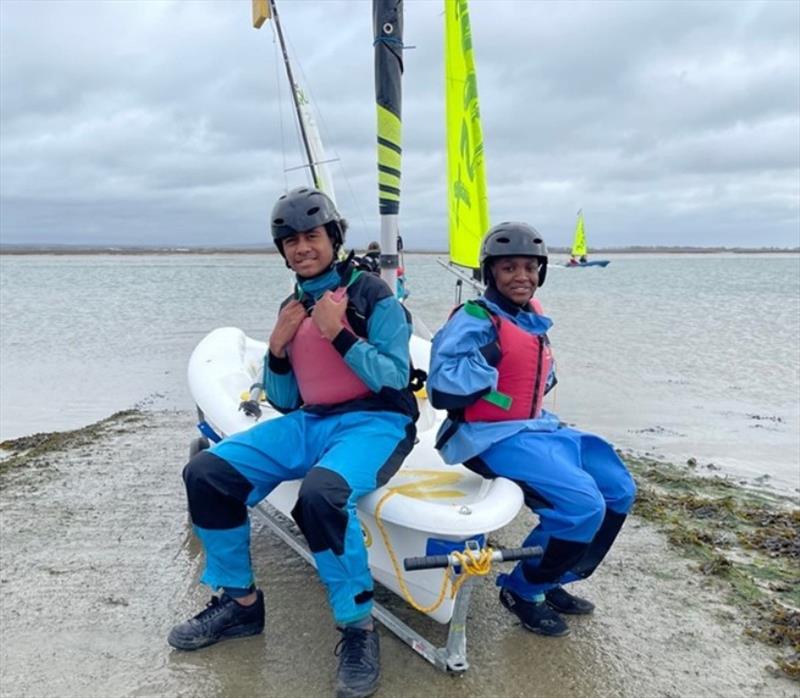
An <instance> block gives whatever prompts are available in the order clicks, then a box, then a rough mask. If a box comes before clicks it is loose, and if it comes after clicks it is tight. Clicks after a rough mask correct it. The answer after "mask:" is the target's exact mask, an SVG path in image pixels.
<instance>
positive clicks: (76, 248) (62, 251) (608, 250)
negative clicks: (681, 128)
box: [0, 244, 800, 259]
mask: <svg viewBox="0 0 800 698" xmlns="http://www.w3.org/2000/svg"><path fill="white" fill-rule="evenodd" d="M356 251H359V250H356ZM404 251H405V252H407V253H409V254H428V255H446V254H447V250H415V249H412V248H406V249H405V250H404ZM550 252H551V253H554V254H563V255H568V254H569V253H570V249H569V248H567V247H551V248H550ZM646 253H650V254H720V253H727V254H800V247H794V248H778V247H678V246H664V247H659V246H654V247H644V246H635V247H604V248H597V249H595V250H593V251H592V255H591V258H592V259H597V258H598V256H602V255H604V254H646ZM208 254H277V250H275V248H274V247H267V246H260V245H253V246H250V247H248V246H241V247H177V246H176V247H163V246H162V247H156V246H152V247H150V246H112V245H108V246H103V245H96V246H90V245H14V244H11V245H0V255H208Z"/></svg>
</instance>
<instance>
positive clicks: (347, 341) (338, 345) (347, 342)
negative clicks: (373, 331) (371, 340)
mask: <svg viewBox="0 0 800 698" xmlns="http://www.w3.org/2000/svg"><path fill="white" fill-rule="evenodd" d="M357 341H358V337H356V336H355V335H354V334H353V333H352V332H351V331H350V330H348V329H347V328H346V327H342V329H341V330H339V334H337V335H336V336H335V337H334V338H333V341H332V342H331V343H332V344H333V348H334V349H336V351H338V352H339V354H341V355H342V356H344V355H345V354H346V353H347V352H348V351H350V347H352V346H353V345H354V344H355V343H356V342H357Z"/></svg>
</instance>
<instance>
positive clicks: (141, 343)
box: [0, 254, 800, 490]
mask: <svg viewBox="0 0 800 698" xmlns="http://www.w3.org/2000/svg"><path fill="white" fill-rule="evenodd" d="M609 257H610V258H611V259H612V263H611V265H610V266H609V267H607V268H606V269H580V270H578V269H563V268H556V267H554V268H552V269H551V271H550V273H549V276H548V279H547V283H546V285H545V286H544V288H543V289H542V290H541V292H540V294H539V297H540V299H541V300H542V302H543V304H544V306H545V309H546V311H547V312H548V313H549V314H550V315H551V316H552V317H553V319H554V320H555V327H554V329H553V331H552V333H551V338H552V341H553V345H554V350H555V352H556V358H557V361H558V371H559V380H560V382H559V385H558V387H557V389H556V391H555V395H554V396H552V397H551V398H549V400H548V401H549V407H550V408H551V409H554V410H555V411H556V412H558V413H559V414H560V415H561V417H562V419H564V420H565V421H568V422H570V423H574V424H576V425H577V426H579V427H581V428H584V429H587V430H592V431H596V432H597V433H600V434H603V435H605V436H607V437H608V438H609V439H611V440H612V441H614V442H615V443H616V445H617V446H619V447H623V448H633V449H636V450H638V451H644V452H650V453H653V454H656V455H659V456H663V457H666V458H671V459H675V460H684V459H686V458H688V457H690V456H693V457H695V458H697V459H698V461H699V462H700V464H701V467H702V466H703V465H706V464H708V463H710V462H713V463H714V464H715V465H717V466H719V467H722V468H724V469H726V470H727V471H729V472H733V473H735V474H737V475H738V476H741V477H743V478H747V479H751V480H752V479H756V478H758V477H761V476H765V475H766V476H768V479H767V482H769V483H772V484H773V485H775V486H776V487H779V488H781V489H792V490H796V489H797V488H798V487H800V257H798V256H796V255H618V256H614V255H610V256H609ZM406 270H407V274H408V277H409V282H410V288H411V292H412V295H411V298H410V300H409V307H410V309H411V310H412V312H413V313H415V315H417V316H418V317H419V318H421V319H422V320H423V321H424V322H425V323H426V324H427V325H428V326H429V327H430V328H431V329H436V328H437V327H438V326H440V325H441V323H442V322H443V321H444V319H445V318H446V317H447V314H448V313H449V310H450V308H451V307H452V304H453V300H454V283H453V277H451V276H450V275H449V274H448V273H447V272H446V271H444V270H442V269H441V267H439V266H438V264H437V263H436V257H434V256H431V255H407V258H406ZM289 289H290V273H289V272H288V270H287V269H286V268H285V267H284V265H283V263H282V261H281V260H280V259H279V258H278V257H277V256H274V255H261V254H251V255H166V256H158V255H142V256H112V255H109V256H105V255H97V256H78V255H76V256H8V255H7V256H2V257H0V385H1V386H2V389H1V390H0V439H6V438H11V437H16V436H21V435H25V434H29V433H33V432H36V431H53V430H60V429H69V428H76V427H80V426H83V425H85V424H88V423H90V422H93V421H95V420H97V419H100V418H102V417H105V416H107V415H108V414H110V413H111V412H113V411H116V410H118V409H124V408H127V407H131V406H134V405H138V406H144V407H147V406H148V405H155V406H158V407H165V406H166V407H179V408H187V409H191V408H192V400H191V396H190V395H189V392H188V389H187V387H186V375H185V374H186V363H187V360H188V358H189V355H190V353H191V351H192V349H193V348H194V346H195V345H196V344H197V342H198V341H199V340H200V339H201V338H202V337H203V336H204V335H205V334H206V333H207V332H208V331H210V330H211V329H213V328H215V327H220V326H225V325H230V326H236V327H241V328H242V329H244V330H245V331H246V332H247V333H248V334H249V335H251V336H253V337H258V338H266V337H267V336H268V332H269V328H270V327H271V326H272V323H273V321H274V317H275V314H276V311H277V306H278V303H279V302H280V300H281V299H282V298H283V297H285V295H286V294H287V293H288V291H289ZM189 436H190V435H188V434H187V436H186V438H187V440H188V438H189Z"/></svg>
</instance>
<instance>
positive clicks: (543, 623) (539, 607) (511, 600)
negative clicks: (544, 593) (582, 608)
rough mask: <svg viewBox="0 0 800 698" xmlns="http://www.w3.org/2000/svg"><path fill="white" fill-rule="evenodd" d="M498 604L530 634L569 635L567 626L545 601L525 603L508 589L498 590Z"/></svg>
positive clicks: (524, 600)
mask: <svg viewBox="0 0 800 698" xmlns="http://www.w3.org/2000/svg"><path fill="white" fill-rule="evenodd" d="M500 603H501V604H503V606H505V607H506V608H507V609H508V610H509V611H511V612H512V613H513V614H514V615H515V616H516V617H517V618H519V619H520V621H521V622H522V625H523V627H525V628H526V629H527V630H530V631H531V632H532V633H538V634H539V635H546V636H548V637H563V636H564V635H569V626H568V625H567V624H566V623H565V622H564V619H563V618H561V616H559V615H558V613H556V612H555V611H554V610H553V609H552V608H550V606H549V605H548V604H547V601H527V600H526V599H523V598H522V597H521V596H518V595H517V594H515V593H514V592H513V591H511V590H510V589H501V590H500Z"/></svg>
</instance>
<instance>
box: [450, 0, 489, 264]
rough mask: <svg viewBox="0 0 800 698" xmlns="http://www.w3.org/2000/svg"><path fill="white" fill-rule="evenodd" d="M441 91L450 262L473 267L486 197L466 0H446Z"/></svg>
mask: <svg viewBox="0 0 800 698" xmlns="http://www.w3.org/2000/svg"><path fill="white" fill-rule="evenodd" d="M445 91H446V105H447V170H448V208H449V216H450V261H451V262H453V263H454V264H458V265H460V266H463V267H470V268H472V269H477V268H478V255H479V252H480V242H481V239H482V237H483V235H484V234H485V233H486V231H487V230H488V229H489V200H488V196H487V193H486V174H485V170H484V163H483V133H482V130H481V115H480V109H479V107H478V81H477V76H476V73H475V64H474V61H473V56H472V32H471V29H470V23H469V9H468V4H467V0H445Z"/></svg>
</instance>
